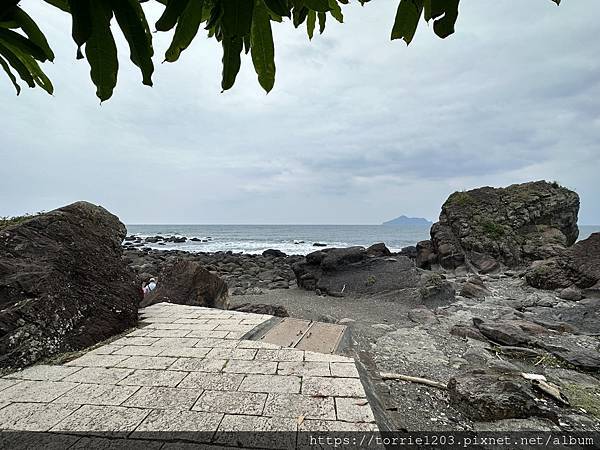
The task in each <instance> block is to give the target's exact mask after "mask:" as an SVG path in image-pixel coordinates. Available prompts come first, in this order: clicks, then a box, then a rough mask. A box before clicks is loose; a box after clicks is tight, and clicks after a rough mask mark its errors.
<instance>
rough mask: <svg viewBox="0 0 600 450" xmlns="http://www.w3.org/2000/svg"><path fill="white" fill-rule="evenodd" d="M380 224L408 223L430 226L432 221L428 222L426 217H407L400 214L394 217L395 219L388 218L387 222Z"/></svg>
mask: <svg viewBox="0 0 600 450" xmlns="http://www.w3.org/2000/svg"><path fill="white" fill-rule="evenodd" d="M382 225H393V226H398V225H403V226H404V225H410V226H424V227H425V226H430V225H432V222H430V221H429V220H427V219H424V218H422V217H407V216H400V217H396V218H395V219H392V220H388V221H387V222H383V223H382Z"/></svg>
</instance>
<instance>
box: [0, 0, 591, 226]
mask: <svg viewBox="0 0 600 450" xmlns="http://www.w3.org/2000/svg"><path fill="white" fill-rule="evenodd" d="M354 3H357V2H356V1H355V2H354ZM396 3H397V2H396V1H394V2H392V1H391V0H378V1H373V2H371V3H369V4H367V5H366V6H365V7H362V8H361V7H360V6H358V5H357V4H354V5H350V6H348V7H345V8H344V12H345V16H346V21H345V22H346V23H345V24H343V25H338V24H336V23H334V22H333V21H329V22H328V25H329V26H328V28H327V30H326V31H325V34H324V35H323V36H316V37H315V38H314V39H313V41H312V42H310V43H309V42H308V39H307V37H306V33H305V30H304V29H302V30H295V29H293V27H292V26H291V24H290V23H289V22H286V23H283V24H277V25H276V27H275V30H274V32H275V38H276V42H275V44H276V63H277V81H276V84H275V88H274V90H273V91H272V92H271V93H270V94H269V95H265V94H264V92H263V91H262V89H261V88H260V86H259V85H258V83H257V82H256V75H255V73H254V71H253V68H252V64H251V60H250V58H249V56H247V57H245V58H244V59H243V62H242V64H243V67H242V71H241V73H240V75H239V76H238V80H237V83H236V85H235V86H234V88H233V89H232V90H230V91H228V92H226V93H220V71H221V67H220V59H221V49H220V47H219V45H218V44H217V43H216V42H215V41H214V40H208V39H207V38H206V37H205V35H202V36H200V37H199V38H197V39H196V41H195V42H194V44H193V46H192V47H191V48H190V49H189V50H188V51H186V52H184V54H183V55H182V58H181V60H180V61H179V62H178V63H176V64H168V63H165V64H160V61H161V56H162V54H164V50H165V49H166V47H167V45H168V42H169V38H170V35H165V34H164V33H161V34H160V35H159V34H156V35H155V37H156V39H155V48H156V50H157V56H156V58H155V60H156V63H157V71H156V73H155V76H154V81H155V86H154V88H148V87H145V86H142V85H141V79H140V78H141V76H140V74H139V72H138V71H137V68H135V67H134V66H132V65H131V64H130V63H129V61H128V51H127V50H125V49H124V46H123V43H122V40H121V38H120V37H119V39H120V45H119V47H120V50H122V52H121V55H120V60H121V70H120V74H119V83H118V86H117V89H116V91H115V94H114V96H113V98H112V99H111V100H109V101H108V102H105V103H103V104H102V105H100V104H99V102H98V100H97V99H96V97H95V92H94V91H95V90H94V87H93V85H92V84H91V81H90V80H89V76H88V72H89V67H88V65H87V62H85V61H76V60H75V45H74V43H73V42H72V41H71V39H70V23H69V21H68V16H66V15H65V14H64V13H61V12H60V11H58V10H54V9H53V8H51V7H48V6H47V5H45V4H43V3H42V2H41V1H40V0H27V1H24V2H23V5H24V6H26V9H27V10H28V11H30V14H31V15H33V16H34V17H35V18H37V19H39V21H40V23H41V24H42V25H43V28H44V30H45V32H46V34H47V36H48V39H49V41H50V43H51V45H52V46H53V48H54V50H55V53H56V54H57V58H56V61H55V63H54V64H46V66H47V72H48V74H49V75H50V76H51V78H52V80H53V82H54V84H55V91H56V92H55V94H54V96H53V97H51V96H48V95H47V94H45V93H44V92H43V91H41V90H30V89H24V92H22V94H21V96H20V97H16V96H15V95H14V90H13V87H12V85H11V84H10V82H9V81H8V80H7V79H5V78H4V77H3V76H2V77H1V78H0V96H1V98H2V101H1V102H0V116H1V117H2V139H1V144H0V152H1V154H0V156H1V161H2V162H1V164H0V216H2V215H15V214H20V213H24V212H28V211H38V210H50V209H53V208H55V207H58V206H61V205H64V204H67V203H70V202H73V201H76V200H82V199H83V200H88V201H91V202H94V203H97V204H101V205H103V206H105V207H106V208H108V209H109V210H110V211H112V212H114V213H115V214H117V215H118V216H119V217H120V218H121V220H122V221H124V222H125V223H242V224H243V223H267V224H269V223H273V224H275V223H298V224H300V223H302V224H305V223H339V224H345V223H352V224H362V223H381V222H382V221H384V220H388V219H391V218H393V217H395V216H398V215H400V214H407V215H411V216H421V217H426V218H428V219H435V218H437V216H438V214H439V210H440V206H441V204H442V203H443V201H444V200H445V199H446V197H447V196H448V195H449V194H450V193H452V192H453V191H455V190H463V189H470V188H473V187H478V186H483V185H492V186H504V185H508V184H512V183H516V182H523V181H529V180H537V179H547V180H557V181H559V182H560V183H561V184H563V185H565V186H567V187H570V188H572V189H575V190H576V191H577V192H578V193H579V195H580V196H581V200H582V207H581V211H580V223H581V224H600V207H599V204H600V202H599V201H598V198H600V181H599V169H600V151H599V144H600V70H599V69H600V59H599V58H598V53H599V50H600V43H599V41H598V36H600V22H599V21H598V17H599V15H600V2H598V1H597V0H564V1H563V4H562V5H561V6H560V7H557V6H556V5H554V4H553V3H552V2H551V1H550V0H530V1H526V2H524V1H522V0H506V1H503V2H498V1H497V0H478V1H463V2H462V8H461V15H460V17H459V21H458V25H457V33H456V34H455V35H453V36H451V37H450V38H448V39H446V40H441V39H438V38H436V37H435V36H434V35H433V32H432V30H431V29H430V28H429V27H428V26H427V25H426V24H425V23H423V24H422V25H421V26H420V28H419V30H418V32H417V35H416V37H415V39H414V41H413V43H412V44H411V45H410V47H408V48H407V47H406V45H405V44H404V43H403V42H401V41H394V42H390V40H389V33H390V29H391V25H392V21H393V17H394V14H395V8H396ZM159 11H160V9H155V10H153V11H151V14H150V15H151V17H152V18H153V20H155V19H156V17H157V14H156V13H157V12H159ZM115 34H118V32H116V33H115Z"/></svg>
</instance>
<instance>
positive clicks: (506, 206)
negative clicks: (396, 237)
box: [417, 181, 579, 273]
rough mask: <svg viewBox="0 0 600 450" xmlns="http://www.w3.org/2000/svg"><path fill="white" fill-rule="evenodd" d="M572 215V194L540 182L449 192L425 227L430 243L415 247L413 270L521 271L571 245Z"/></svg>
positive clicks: (574, 202) (575, 210) (575, 230)
mask: <svg viewBox="0 0 600 450" xmlns="http://www.w3.org/2000/svg"><path fill="white" fill-rule="evenodd" d="M578 212H579V196H578V195H577V193H575V192H573V191H571V190H569V189H566V188H564V187H562V186H559V185H558V184H557V183H547V182H545V181H537V182H531V183H524V184H515V185H512V186H508V187H506V188H493V187H483V188H479V189H474V190H471V191H466V192H455V193H454V194H452V195H451V196H450V197H449V198H448V199H447V200H446V202H445V203H444V205H443V206H442V212H441V213H440V218H439V222H437V223H435V224H434V225H433V226H432V227H431V233H430V234H431V241H430V243H427V242H421V243H419V245H418V246H417V249H418V250H419V254H418V256H417V265H418V266H419V267H422V268H428V267H430V266H431V265H437V264H439V265H440V266H442V267H443V268H445V269H456V268H458V267H461V266H466V267H468V268H469V269H473V270H476V271H478V272H480V273H487V272H491V271H494V270H496V269H498V268H499V267H500V265H501V264H503V265H505V266H507V267H521V266H525V265H528V264H529V263H531V262H532V261H536V260H541V259H545V258H548V257H551V256H555V255H557V254H559V253H560V251H561V250H562V249H563V248H565V247H568V246H570V245H572V244H573V243H575V241H576V240H577V236H578V234H579V230H578V228H577V215H578Z"/></svg>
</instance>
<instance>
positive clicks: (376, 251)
mask: <svg viewBox="0 0 600 450" xmlns="http://www.w3.org/2000/svg"><path fill="white" fill-rule="evenodd" d="M367 255H369V256H376V257H381V256H392V252H390V250H389V249H388V248H387V247H386V246H385V244H384V243H383V242H380V243H379V244H373V245H371V246H370V247H369V248H367Z"/></svg>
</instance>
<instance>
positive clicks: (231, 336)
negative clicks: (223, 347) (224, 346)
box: [225, 331, 248, 341]
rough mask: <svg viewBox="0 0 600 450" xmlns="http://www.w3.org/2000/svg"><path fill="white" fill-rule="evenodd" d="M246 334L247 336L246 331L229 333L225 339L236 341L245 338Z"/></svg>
mask: <svg viewBox="0 0 600 450" xmlns="http://www.w3.org/2000/svg"><path fill="white" fill-rule="evenodd" d="M246 334H248V331H230V332H229V333H227V336H225V339H235V340H236V341H237V340H240V339H242V338H243V337H244V336H246Z"/></svg>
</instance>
